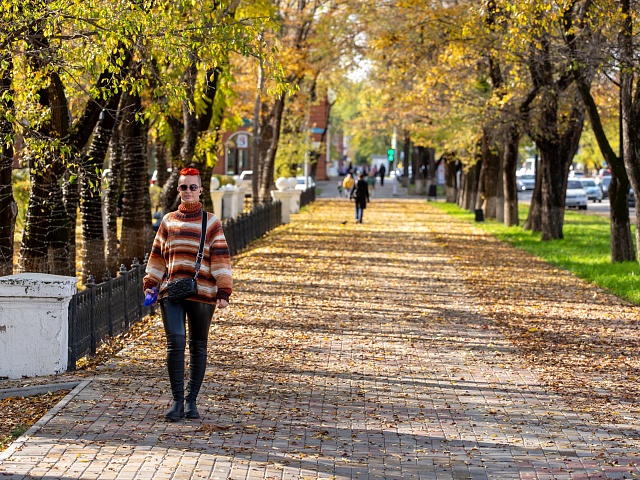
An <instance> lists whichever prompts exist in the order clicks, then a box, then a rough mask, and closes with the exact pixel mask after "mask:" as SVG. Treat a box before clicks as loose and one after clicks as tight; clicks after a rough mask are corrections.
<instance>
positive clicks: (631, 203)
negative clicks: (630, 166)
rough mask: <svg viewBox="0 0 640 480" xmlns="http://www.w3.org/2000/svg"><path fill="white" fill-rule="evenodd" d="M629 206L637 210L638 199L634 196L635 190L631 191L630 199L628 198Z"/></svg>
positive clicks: (631, 189)
mask: <svg viewBox="0 0 640 480" xmlns="http://www.w3.org/2000/svg"><path fill="white" fill-rule="evenodd" d="M627 205H628V206H629V207H631V208H636V197H634V196H633V188H630V189H629V198H627Z"/></svg>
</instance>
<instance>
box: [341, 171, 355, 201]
mask: <svg viewBox="0 0 640 480" xmlns="http://www.w3.org/2000/svg"><path fill="white" fill-rule="evenodd" d="M355 184H356V182H355V180H354V179H353V175H352V174H350V173H347V175H346V176H345V177H344V180H342V190H343V191H344V196H345V197H346V198H349V195H350V193H351V190H353V187H354V186H355Z"/></svg>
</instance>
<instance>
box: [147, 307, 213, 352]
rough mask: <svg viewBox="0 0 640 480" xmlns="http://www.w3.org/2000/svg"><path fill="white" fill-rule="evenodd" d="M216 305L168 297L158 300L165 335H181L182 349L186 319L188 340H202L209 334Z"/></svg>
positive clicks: (184, 340) (184, 341) (184, 344)
mask: <svg viewBox="0 0 640 480" xmlns="http://www.w3.org/2000/svg"><path fill="white" fill-rule="evenodd" d="M215 309H216V306H215V305H213V304H209V303H202V302H192V301H191V300H182V301H180V302H172V301H171V300H169V299H168V298H163V299H162V300H160V310H161V312H162V323H163V324H164V332H165V334H166V335H167V337H168V336H169V335H178V336H182V338H183V344H182V350H183V351H184V347H185V346H186V339H187V335H186V331H185V330H186V321H188V322H189V340H204V341H206V340H207V338H208V336H209V328H210V327H211V319H212V318H213V312H214V311H215Z"/></svg>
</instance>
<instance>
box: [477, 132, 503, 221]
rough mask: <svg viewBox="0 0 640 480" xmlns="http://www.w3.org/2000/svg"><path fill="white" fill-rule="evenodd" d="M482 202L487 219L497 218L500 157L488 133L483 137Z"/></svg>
mask: <svg viewBox="0 0 640 480" xmlns="http://www.w3.org/2000/svg"><path fill="white" fill-rule="evenodd" d="M482 170H483V178H482V187H481V188H482V196H483V197H484V198H482V202H481V206H480V208H482V209H483V210H484V217H485V218H496V210H497V205H498V196H499V195H498V185H499V184H500V156H499V154H498V151H497V148H496V147H495V146H494V143H493V141H492V140H491V137H490V136H489V134H488V133H487V132H485V133H484V135H483V136H482Z"/></svg>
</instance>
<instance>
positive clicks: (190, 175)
mask: <svg viewBox="0 0 640 480" xmlns="http://www.w3.org/2000/svg"><path fill="white" fill-rule="evenodd" d="M178 193H179V195H180V201H181V203H180V205H179V206H178V210H177V211H176V212H171V213H168V214H166V215H165V216H164V217H163V219H162V222H161V223H160V226H159V228H158V232H157V234H156V237H155V239H154V241H153V247H152V248H151V254H150V256H149V262H148V263H147V268H146V276H145V277H144V280H143V289H144V292H145V294H150V293H151V294H154V293H156V292H157V294H158V298H159V299H160V300H159V301H160V310H161V313H162V323H163V325H164V331H165V335H166V339H167V369H168V373H169V382H170V384H171V394H172V398H173V401H172V404H171V407H170V408H169V410H168V411H167V412H166V414H165V418H166V419H167V420H168V421H171V422H175V421H178V420H179V419H180V418H182V417H187V418H199V417H200V414H199V413H198V410H197V407H196V399H197V397H198V393H199V391H200V387H201V386H202V381H203V379H204V374H205V371H206V368H207V339H208V336H209V327H210V326H211V319H212V317H213V313H214V311H215V308H216V307H218V308H226V307H227V306H228V304H229V296H230V295H231V292H232V286H233V280H232V276H231V259H230V256H229V247H228V246H227V241H226V239H225V236H224V232H223V231H222V224H221V223H220V220H219V219H218V217H216V216H215V215H214V214H212V213H207V212H205V211H204V210H203V208H202V204H201V203H200V194H201V193H202V182H201V179H200V172H199V171H198V170H197V169H195V168H183V169H182V170H180V177H179V179H178ZM203 226H204V229H203ZM203 240H204V242H203ZM200 255H201V256H200ZM197 257H198V258H197ZM197 262H200V264H199V265H197ZM194 276H195V279H196V284H197V291H195V292H191V296H188V297H186V298H182V299H175V298H174V299H170V298H169V297H170V294H171V296H172V298H173V297H174V296H176V295H174V292H173V290H172V286H169V285H168V284H169V283H170V282H174V281H175V280H178V279H183V280H184V279H190V278H194ZM186 327H188V338H189V356H190V363H189V383H188V386H187V396H186V398H185V395H184V370H185V358H184V357H185V348H186V343H187V328H186Z"/></svg>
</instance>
